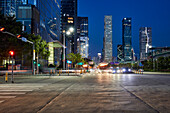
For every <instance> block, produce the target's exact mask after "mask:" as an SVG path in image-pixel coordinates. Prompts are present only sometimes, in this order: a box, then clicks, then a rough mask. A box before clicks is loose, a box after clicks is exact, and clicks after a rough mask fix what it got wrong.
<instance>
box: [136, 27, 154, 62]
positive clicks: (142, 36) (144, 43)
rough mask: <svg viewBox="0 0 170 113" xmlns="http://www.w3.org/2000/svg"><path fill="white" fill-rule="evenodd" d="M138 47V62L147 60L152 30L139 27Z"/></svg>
mask: <svg viewBox="0 0 170 113" xmlns="http://www.w3.org/2000/svg"><path fill="white" fill-rule="evenodd" d="M139 45H140V60H141V61H143V60H146V59H147V53H149V47H151V46H152V28H151V27H141V28H140V29H139Z"/></svg>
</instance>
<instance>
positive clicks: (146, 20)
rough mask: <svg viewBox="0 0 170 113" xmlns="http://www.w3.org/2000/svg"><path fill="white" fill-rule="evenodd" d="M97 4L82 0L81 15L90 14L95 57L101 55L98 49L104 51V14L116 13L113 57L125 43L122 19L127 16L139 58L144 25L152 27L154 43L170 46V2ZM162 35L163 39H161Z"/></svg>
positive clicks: (133, 43)
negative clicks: (169, 12)
mask: <svg viewBox="0 0 170 113" xmlns="http://www.w3.org/2000/svg"><path fill="white" fill-rule="evenodd" d="M95 3H96V2H95V1H86V0H81V1H79V2H78V7H79V9H78V15H79V16H88V17H89V37H90V42H89V43H90V51H89V54H90V55H91V56H97V53H98V52H102V47H103V44H102V43H103V36H104V29H103V28H104V23H103V19H104V15H112V17H113V56H116V55H117V52H116V51H117V45H118V44H121V42H122V26H121V20H122V18H125V17H130V18H132V47H133V48H134V51H135V53H136V54H137V56H138V57H139V28H140V27H152V32H153V33H152V34H153V36H152V37H153V41H152V42H153V46H155V47H163V46H169V43H170V40H168V30H169V27H168V26H169V25H170V22H169V21H168V20H169V19H170V15H168V11H169V10H170V8H169V7H168V4H169V3H170V1H168V0H163V1H159V0H157V1H154V0H150V1H147V0H144V1H142V2H140V1H133V0H128V1H126V0H121V1H112V0H106V1H105V2H103V1H101V0H98V4H97V5H96V4H95ZM122 3H123V4H122ZM87 6H88V8H87ZM160 37H161V39H162V40H160V41H158V40H159V39H160ZM91 48H93V49H91Z"/></svg>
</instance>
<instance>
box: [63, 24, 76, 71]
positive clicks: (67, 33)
mask: <svg viewBox="0 0 170 113" xmlns="http://www.w3.org/2000/svg"><path fill="white" fill-rule="evenodd" d="M73 31H74V28H73V27H70V28H69V29H68V31H65V30H63V44H64V47H63V70H65V67H66V64H65V63H66V62H65V60H66V56H65V55H66V51H65V49H66V47H65V45H66V44H65V43H66V41H65V40H66V35H70V34H71V33H73Z"/></svg>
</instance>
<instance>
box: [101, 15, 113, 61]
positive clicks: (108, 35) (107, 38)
mask: <svg viewBox="0 0 170 113" xmlns="http://www.w3.org/2000/svg"><path fill="white" fill-rule="evenodd" d="M103 43H104V44H103V45H104V49H103V50H104V53H103V54H104V61H105V62H108V63H109V62H112V16H111V15H107V16H105V18H104V41H103Z"/></svg>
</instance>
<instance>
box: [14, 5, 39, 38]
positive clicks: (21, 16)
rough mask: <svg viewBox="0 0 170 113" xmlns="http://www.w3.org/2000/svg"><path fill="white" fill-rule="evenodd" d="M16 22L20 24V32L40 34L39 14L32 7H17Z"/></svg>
mask: <svg viewBox="0 0 170 113" xmlns="http://www.w3.org/2000/svg"><path fill="white" fill-rule="evenodd" d="M16 14H17V15H16V18H17V21H19V22H21V23H22V25H23V26H22V31H24V32H27V33H28V34H35V35H38V34H40V32H39V31H40V30H39V27H40V26H39V25H40V14H39V11H38V9H37V8H36V7H35V6H34V5H30V4H26V5H19V6H18V7H17V12H16Z"/></svg>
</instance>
